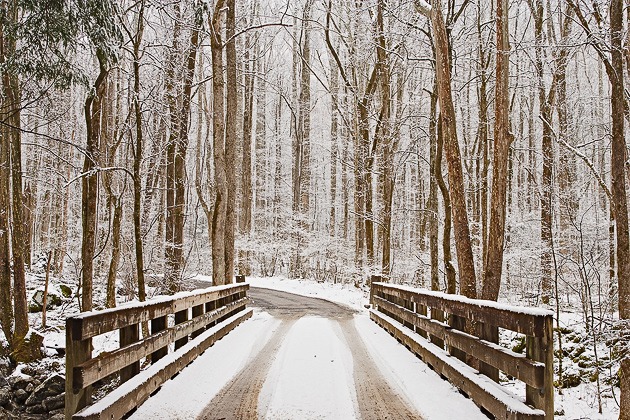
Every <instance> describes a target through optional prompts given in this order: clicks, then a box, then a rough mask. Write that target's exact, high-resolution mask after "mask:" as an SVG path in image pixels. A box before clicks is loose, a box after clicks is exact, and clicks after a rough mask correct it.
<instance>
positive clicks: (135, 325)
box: [65, 283, 252, 419]
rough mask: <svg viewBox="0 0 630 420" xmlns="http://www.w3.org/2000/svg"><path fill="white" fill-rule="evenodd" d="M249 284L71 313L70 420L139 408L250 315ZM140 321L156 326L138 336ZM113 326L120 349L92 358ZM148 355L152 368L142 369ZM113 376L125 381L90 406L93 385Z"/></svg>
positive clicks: (68, 329) (68, 334) (68, 362)
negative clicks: (98, 339) (99, 341)
mask: <svg viewBox="0 0 630 420" xmlns="http://www.w3.org/2000/svg"><path fill="white" fill-rule="evenodd" d="M248 289H249V285H248V284H242V283H241V284H234V285H227V286H216V287H210V288H207V289H203V290H197V291H194V292H184V293H178V294H176V295H174V296H169V297H164V298H158V299H154V300H151V301H147V302H141V303H135V304H130V305H125V306H122V307H119V308H113V309H106V310H103V311H93V312H84V313H81V314H78V315H75V316H72V317H69V318H67V319H66V397H65V398H66V408H65V413H66V419H120V418H123V416H125V415H126V414H127V413H129V412H130V411H132V410H134V409H135V408H137V407H138V406H140V404H142V403H143V402H144V401H145V400H146V399H147V398H148V397H149V396H150V395H151V394H152V393H154V392H155V391H156V390H157V389H158V388H159V387H160V386H161V385H162V384H163V383H164V382H165V381H167V380H168V379H170V378H172V377H173V376H175V375H176V374H177V373H178V372H179V371H180V370H181V369H183V368H184V367H185V366H186V365H188V364H189V363H190V362H192V361H193V360H194V359H195V358H196V357H197V356H198V355H199V354H201V353H203V352H204V351H205V350H206V349H207V348H208V347H210V346H211V345H212V344H214V343H215V342H216V341H217V340H219V339H221V337H223V336H225V335H226V334H227V333H228V332H230V331H231V330H232V329H233V328H234V327H236V326H237V325H238V324H239V323H240V322H242V321H243V320H245V319H247V318H249V317H250V316H251V315H252V311H251V309H249V310H247V309H246V303H247V297H246V293H247V290H248ZM191 315H192V317H191ZM169 320H170V321H171V322H169ZM142 324H144V325H146V326H147V327H148V328H147V329H148V330H150V331H149V334H148V335H147V336H146V337H143V338H140V330H141V325H142ZM115 330H118V331H119V341H120V348H118V349H116V350H114V351H112V352H104V353H101V354H99V355H98V356H96V357H94V358H93V357H92V338H94V337H96V336H98V335H101V334H105V333H108V332H111V331H115ZM169 349H172V350H171V352H170V354H169ZM142 359H145V360H147V361H148V360H150V363H151V366H150V367H148V368H147V369H145V370H143V371H140V361H141V360H142ZM112 375H119V377H120V383H121V386H119V387H118V388H117V389H115V390H114V391H112V392H111V393H109V394H108V395H106V396H105V397H103V398H102V399H101V400H99V401H98V402H96V403H95V404H93V405H90V403H91V388H92V385H93V384H94V383H96V382H97V381H100V380H102V379H105V378H108V377H112ZM123 382H127V383H125V384H124V385H122V383H123Z"/></svg>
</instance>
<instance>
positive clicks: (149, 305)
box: [71, 283, 249, 340]
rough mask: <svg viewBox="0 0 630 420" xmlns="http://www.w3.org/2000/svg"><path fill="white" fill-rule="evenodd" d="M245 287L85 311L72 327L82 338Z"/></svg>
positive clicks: (244, 286)
mask: <svg viewBox="0 0 630 420" xmlns="http://www.w3.org/2000/svg"><path fill="white" fill-rule="evenodd" d="M247 290H249V284H247V283H245V284H238V285H228V286H215V287H211V288H208V289H204V290H201V291H198V292H196V293H193V294H190V293H184V294H183V296H181V297H178V296H177V295H174V296H173V297H172V298H167V299H162V300H160V301H158V302H150V301H148V302H139V303H136V304H132V305H128V306H123V307H119V308H112V309H105V310H102V311H94V312H84V313H81V314H79V315H75V316H73V317H71V318H72V319H76V320H77V321H76V323H75V324H73V328H76V329H77V331H80V332H79V334H80V335H77V337H79V338H80V339H82V340H84V339H86V338H90V337H94V336H97V335H100V334H104V333H106V332H109V331H113V330H118V329H121V328H124V327H127V326H129V325H132V324H139V323H142V322H146V321H150V320H151V319H154V318H159V317H161V316H165V315H169V314H172V313H175V312H178V311H181V310H184V309H187V308H191V307H193V306H197V305H201V304H205V303H206V302H209V301H212V300H217V299H220V298H223V297H226V296H229V295H232V294H235V293H240V292H246V291H247Z"/></svg>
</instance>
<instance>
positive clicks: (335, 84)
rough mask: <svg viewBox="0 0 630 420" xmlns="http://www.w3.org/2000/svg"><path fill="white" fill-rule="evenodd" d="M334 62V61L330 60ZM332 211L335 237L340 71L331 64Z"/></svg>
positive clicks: (330, 230) (330, 224) (330, 225)
mask: <svg viewBox="0 0 630 420" xmlns="http://www.w3.org/2000/svg"><path fill="white" fill-rule="evenodd" d="M329 61H332V60H329ZM329 86H330V94H331V96H332V98H333V99H332V104H331V109H330V211H329V221H328V234H329V235H330V236H333V237H334V236H335V232H336V226H337V161H338V159H339V111H338V110H337V107H338V106H339V69H338V68H337V66H336V65H335V64H334V63H332V62H330V84H329ZM335 104H336V105H335Z"/></svg>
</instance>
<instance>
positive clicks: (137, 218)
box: [133, 0, 151, 302]
mask: <svg viewBox="0 0 630 420" xmlns="http://www.w3.org/2000/svg"><path fill="white" fill-rule="evenodd" d="M139 7H140V9H139V12H138V26H137V30H136V36H135V39H134V41H133V108H134V113H135V114H134V115H135V123H136V148H135V153H134V157H133V234H134V248H135V256H136V258H135V260H136V277H137V279H138V299H139V300H140V302H144V301H145V300H146V285H145V280H144V250H143V244H142V207H141V206H142V175H141V172H140V170H141V165H142V158H143V147H144V133H143V129H142V108H141V106H140V44H141V42H142V36H143V34H144V0H142V1H141V2H140V6H139ZM147 188H151V186H150V185H147Z"/></svg>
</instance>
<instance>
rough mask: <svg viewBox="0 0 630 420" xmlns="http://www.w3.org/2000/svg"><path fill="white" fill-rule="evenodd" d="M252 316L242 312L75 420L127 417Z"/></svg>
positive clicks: (75, 417) (202, 335) (83, 411)
mask: <svg viewBox="0 0 630 420" xmlns="http://www.w3.org/2000/svg"><path fill="white" fill-rule="evenodd" d="M252 313H253V311H252V310H251V309H249V310H247V311H242V312H239V313H238V314H237V315H234V316H232V317H230V318H228V319H227V320H225V321H224V322H223V323H221V324H219V325H216V326H214V327H213V328H211V329H209V330H207V331H205V332H204V333H203V334H201V335H200V336H199V337H197V338H195V339H194V340H192V341H190V342H189V343H187V344H186V345H185V346H184V347H182V349H181V354H180V355H178V356H177V357H171V356H169V357H168V358H166V359H164V360H162V361H161V362H158V363H157V364H155V365H153V366H151V367H150V368H148V369H147V370H145V371H142V372H141V373H140V374H139V375H136V376H134V377H133V378H131V379H130V380H129V381H128V383H127V386H125V387H123V388H118V389H117V390H114V391H113V392H111V393H109V394H108V395H106V396H105V397H103V399H101V400H100V401H98V402H97V403H95V404H94V405H92V406H90V407H87V408H86V409H84V410H82V411H81V412H79V413H76V414H75V415H73V416H72V419H90V420H97V419H98V420H101V419H102V420H105V419H108V420H109V419H120V418H123V417H124V416H125V415H126V414H127V413H129V412H130V411H131V410H133V409H135V408H136V407H138V406H140V405H141V404H142V403H143V402H144V401H146V399H147V398H149V396H150V395H151V394H152V393H153V392H154V391H155V390H157V389H158V388H159V387H160V386H161V385H162V384H163V383H164V382H166V381H167V380H169V379H170V378H172V377H173V376H174V375H175V374H176V373H179V372H180V371H181V370H182V369H183V368H184V367H186V366H187V365H188V364H190V363H191V362H192V361H193V360H195V359H196V358H197V356H199V355H200V354H201V353H203V352H204V351H205V350H206V349H207V348H208V347H210V346H212V345H213V344H214V343H215V342H217V341H218V340H220V339H221V338H223V337H224V336H225V335H226V334H228V333H229V332H230V331H232V330H233V329H234V328H235V327H236V326H237V325H238V324H240V323H241V322H243V321H245V320H246V319H248V318H250V317H251V316H252ZM173 356H175V354H173Z"/></svg>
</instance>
